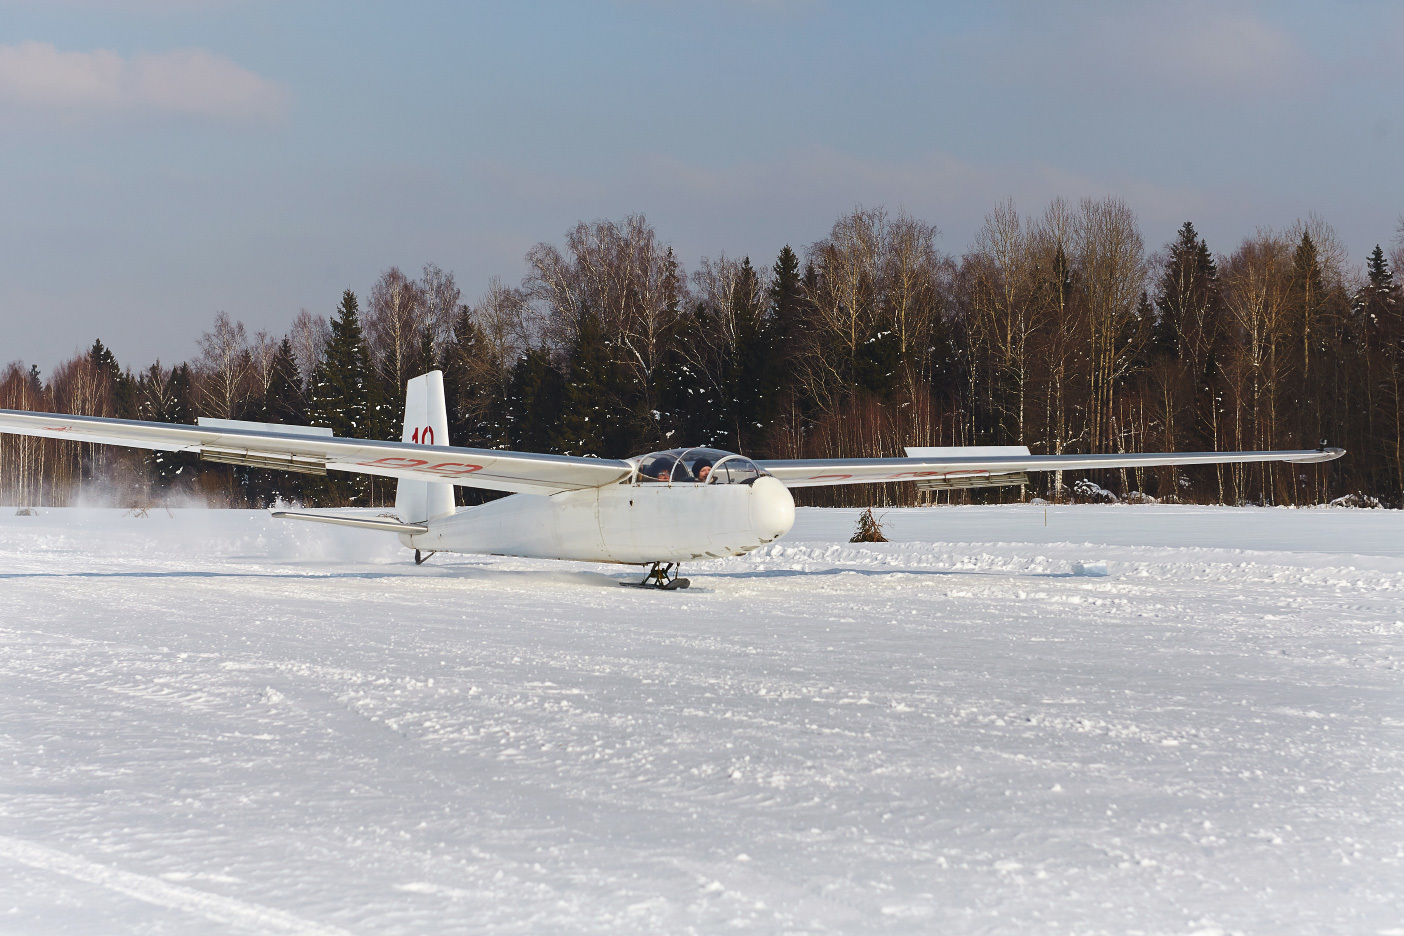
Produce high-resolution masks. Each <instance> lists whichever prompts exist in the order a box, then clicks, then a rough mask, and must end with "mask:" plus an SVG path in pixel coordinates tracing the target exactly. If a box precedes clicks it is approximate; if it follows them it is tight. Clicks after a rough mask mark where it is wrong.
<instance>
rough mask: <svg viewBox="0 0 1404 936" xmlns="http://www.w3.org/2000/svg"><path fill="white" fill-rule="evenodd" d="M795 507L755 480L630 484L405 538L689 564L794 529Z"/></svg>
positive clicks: (503, 510) (493, 507)
mask: <svg viewBox="0 0 1404 936" xmlns="http://www.w3.org/2000/svg"><path fill="white" fill-rule="evenodd" d="M794 522H795V502H794V498H792V497H791V496H790V492H789V490H788V489H787V488H786V487H785V485H783V484H781V483H780V482H779V481H777V480H775V479H774V478H770V477H760V478H757V479H755V481H753V482H752V483H749V484H695V483H692V484H666V483H647V482H645V483H639V482H625V483H622V484H610V485H605V486H604V487H599V488H589V489H586V490H582V491H566V492H562V493H560V494H553V495H551V496H549V497H543V496H540V495H536V494H514V495H512V496H510V497H504V498H502V499H501V500H495V501H491V502H489V503H487V504H484V505H482V506H481V507H470V508H461V509H459V510H458V511H456V512H455V513H453V514H450V515H448V516H445V517H440V518H438V519H432V520H430V521H429V522H428V524H427V526H428V527H429V530H428V531H427V532H425V533H419V534H413V535H411V534H401V536H400V541H401V542H402V543H404V544H405V545H406V546H409V547H412V548H414V549H420V550H424V551H427V552H462V553H478V554H486V555H500V556H526V557H530V558H538V559H574V560H579V561H586V562H621V563H630V564H643V563H652V562H692V561H696V560H699V559H719V558H722V557H723V556H736V555H740V554H741V553H745V552H749V551H751V550H752V549H755V548H757V547H759V546H763V545H765V544H766V543H770V542H773V541H775V540H777V539H779V538H780V537H782V536H784V535H785V534H786V533H788V532H789V531H790V527H792V526H793V525H794Z"/></svg>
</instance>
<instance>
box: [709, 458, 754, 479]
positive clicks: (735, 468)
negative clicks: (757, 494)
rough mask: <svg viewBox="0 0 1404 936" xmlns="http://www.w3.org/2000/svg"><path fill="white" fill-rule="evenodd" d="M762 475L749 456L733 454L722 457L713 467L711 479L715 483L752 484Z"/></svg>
mask: <svg viewBox="0 0 1404 936" xmlns="http://www.w3.org/2000/svg"><path fill="white" fill-rule="evenodd" d="M760 476H761V470H760V469H759V468H757V467H756V463H755V462H753V461H751V460H750V459H749V458H742V457H741V456H740V455H732V456H731V457H730V458H725V459H722V460H721V461H719V462H717V464H716V465H714V466H713V467H712V471H711V477H710V479H709V480H710V481H711V482H712V483H713V484H750V483H751V482H752V481H754V480H756V479H757V478H759V477H760Z"/></svg>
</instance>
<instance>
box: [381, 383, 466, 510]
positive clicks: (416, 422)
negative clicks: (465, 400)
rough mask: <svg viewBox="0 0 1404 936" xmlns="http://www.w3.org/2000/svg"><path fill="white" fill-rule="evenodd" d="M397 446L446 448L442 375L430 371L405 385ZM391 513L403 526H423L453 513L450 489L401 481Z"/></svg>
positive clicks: (446, 431)
mask: <svg viewBox="0 0 1404 936" xmlns="http://www.w3.org/2000/svg"><path fill="white" fill-rule="evenodd" d="M400 441H401V442H406V443H409V444H412V445H448V444H449V438H448V407H447V406H445V405H444V374H443V371H436V370H435V371H430V372H429V373H427V374H425V375H423V376H422V377H416V378H414V379H413V380H411V381H410V382H409V383H408V384H406V385H405V431H404V435H403V436H402V437H401V438H400ZM395 512H396V513H398V514H399V515H400V519H401V520H403V521H405V522H406V523H423V522H424V521H426V520H433V519H435V518H437V517H443V516H446V515H448V514H451V513H453V485H452V484H436V483H434V482H431V481H407V480H401V481H400V483H399V486H398V487H397V488H396V489H395Z"/></svg>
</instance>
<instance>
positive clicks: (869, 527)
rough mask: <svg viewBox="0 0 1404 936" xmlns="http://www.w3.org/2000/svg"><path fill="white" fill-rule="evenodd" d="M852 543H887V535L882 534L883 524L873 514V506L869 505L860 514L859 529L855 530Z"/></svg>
mask: <svg viewBox="0 0 1404 936" xmlns="http://www.w3.org/2000/svg"><path fill="white" fill-rule="evenodd" d="M849 542H850V543H885V542H887V537H885V536H883V535H882V524H881V523H878V521H877V518H876V517H874V516H873V508H871V507H869V508H868V509H867V510H865V511H863V512H862V513H860V514H859V515H858V529H857V530H855V531H854V532H853V538H852V539H851V540H849Z"/></svg>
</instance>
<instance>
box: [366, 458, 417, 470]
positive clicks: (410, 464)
mask: <svg viewBox="0 0 1404 936" xmlns="http://www.w3.org/2000/svg"><path fill="white" fill-rule="evenodd" d="M360 464H362V465H365V466H366V467H367V468H419V467H421V466H423V465H427V464H429V463H428V462H427V461H425V460H424V459H422V458H395V457H390V458H377V459H376V460H375V461H368V462H361V463H360Z"/></svg>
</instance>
